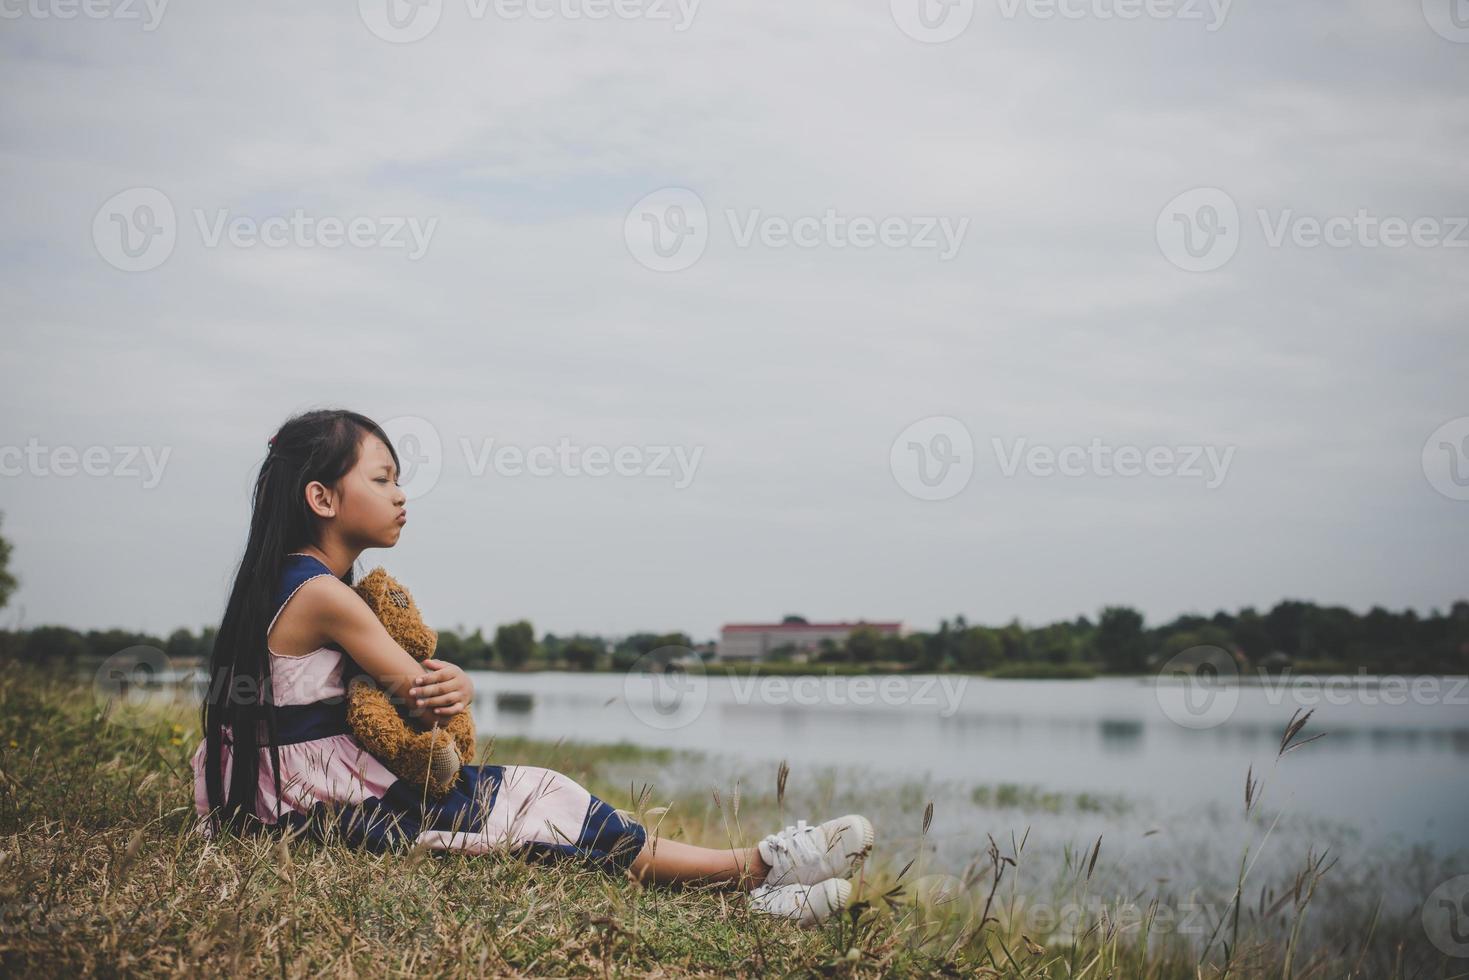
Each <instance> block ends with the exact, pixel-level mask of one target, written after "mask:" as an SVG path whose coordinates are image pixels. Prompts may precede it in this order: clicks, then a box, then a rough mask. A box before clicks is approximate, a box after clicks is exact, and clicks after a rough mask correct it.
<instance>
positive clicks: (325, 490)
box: [306, 480, 337, 517]
mask: <svg viewBox="0 0 1469 980" xmlns="http://www.w3.org/2000/svg"><path fill="white" fill-rule="evenodd" d="M306 506H307V507H310V508H311V511H312V513H314V514H315V515H316V516H317V517H335V516H336V513H337V501H336V496H335V495H334V494H333V493H332V491H331V488H330V487H328V486H327V485H326V484H324V483H322V482H321V481H320V480H312V481H311V482H310V483H308V484H306Z"/></svg>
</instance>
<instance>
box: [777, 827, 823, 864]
mask: <svg viewBox="0 0 1469 980" xmlns="http://www.w3.org/2000/svg"><path fill="white" fill-rule="evenodd" d="M816 831H817V828H816V827H813V826H811V825H810V824H808V823H807V822H806V820H805V819H804V818H802V819H800V820H797V821H796V822H795V823H794V824H791V825H790V826H788V827H786V829H785V830H782V831H781V832H780V833H778V834H770V835H769V836H768V837H766V838H765V840H766V841H767V842H768V843H769V844H770V847H771V849H772V850H776V851H780V852H782V853H784V854H788V855H790V856H791V857H794V858H799V857H807V858H810V857H819V856H820V854H821V848H820V846H819V845H818V844H817V843H816V840H815V837H816Z"/></svg>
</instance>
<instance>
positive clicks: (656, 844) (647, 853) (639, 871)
mask: <svg viewBox="0 0 1469 980" xmlns="http://www.w3.org/2000/svg"><path fill="white" fill-rule="evenodd" d="M630 870H631V871H632V873H633V875H634V877H636V878H637V879H638V880H639V881H654V882H658V883H660V884H666V883H672V882H729V883H736V884H738V883H740V882H741V881H742V879H743V884H744V886H745V887H747V888H754V887H756V886H757V885H759V884H760V883H761V882H763V881H764V880H765V875H766V873H767V872H769V871H770V866H769V865H767V864H766V863H765V859H764V858H762V857H761V856H760V852H759V851H758V850H756V849H755V848H753V847H730V848H718V847H695V846H694V845H693V844H685V843H683V842H682V841H676V840H669V839H668V838H667V837H655V836H653V835H652V834H649V835H648V840H647V842H646V843H645V844H644V845H643V849H642V850H641V851H639V852H638V856H637V857H636V858H634V859H633V863H632V866H631V869H630Z"/></svg>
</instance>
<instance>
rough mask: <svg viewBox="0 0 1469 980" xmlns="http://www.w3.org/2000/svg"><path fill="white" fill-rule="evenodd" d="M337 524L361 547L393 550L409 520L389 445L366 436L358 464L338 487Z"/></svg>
mask: <svg viewBox="0 0 1469 980" xmlns="http://www.w3.org/2000/svg"><path fill="white" fill-rule="evenodd" d="M337 497H338V506H337V512H336V514H335V518H336V525H337V528H338V529H339V531H340V533H341V534H342V536H343V538H344V539H345V540H347V541H349V542H350V543H352V544H353V545H356V546H359V547H362V548H391V547H392V546H393V545H395V544H397V543H398V538H399V536H400V535H402V533H403V525H404V523H405V522H407V520H408V511H407V509H406V507H405V506H404V505H405V504H406V503H407V502H408V497H407V495H406V494H404V493H403V490H402V488H401V487H399V486H398V471H397V468H396V467H395V466H394V465H393V454H392V453H391V452H389V451H388V447H387V444H385V443H384V442H383V441H382V440H381V439H379V438H378V437H377V436H375V435H372V434H370V433H369V434H367V435H364V436H363V438H362V444H361V446H360V447H359V448H358V453H357V465H356V466H354V467H352V469H351V470H350V471H348V472H347V473H346V475H344V476H343V477H342V480H341V482H340V483H339V484H338V494H337Z"/></svg>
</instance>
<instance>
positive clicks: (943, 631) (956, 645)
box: [0, 513, 1469, 676]
mask: <svg viewBox="0 0 1469 980" xmlns="http://www.w3.org/2000/svg"><path fill="white" fill-rule="evenodd" d="M3 518H4V514H3V513H0V520H3ZM11 557H12V546H11V544H10V542H8V541H6V540H5V539H4V538H3V537H0V608H4V607H5V606H6V604H7V603H8V601H9V599H10V597H11V596H12V595H13V594H14V592H15V590H16V588H17V587H18V586H19V584H20V580H19V579H18V578H17V577H16V576H15V574H14V573H13V572H12V571H11V569H10V563H11ZM783 622H785V623H790V624H799V623H805V622H806V620H805V619H804V618H803V617H801V616H798V615H794V614H787V615H786V616H785V618H784V620H783ZM214 637H215V628H214V627H212V626H206V627H204V628H203V629H201V630H199V632H197V633H195V632H193V631H191V630H189V629H186V628H181V629H176V630H174V631H173V632H172V633H170V634H169V635H168V636H167V637H160V636H154V635H152V634H148V633H134V632H130V631H128V630H119V629H109V630H87V631H85V632H82V631H79V630H74V629H71V628H69V627H66V626H50V625H46V626H36V627H33V628H31V629H26V630H0V657H14V658H19V659H24V660H28V661H33V662H71V663H76V662H80V661H83V660H87V661H100V660H105V659H106V658H108V657H110V656H112V655H113V654H115V653H119V652H121V651H123V650H126V649H128V648H129V647H138V646H146V647H153V648H156V649H159V650H162V651H163V652H164V653H166V654H167V655H168V656H169V658H170V659H173V660H177V661H182V662H189V661H195V662H205V661H207V660H208V658H209V655H210V653H211V651H212V650H213V649H214ZM1196 647H1217V648H1220V649H1223V650H1225V651H1227V652H1228V653H1229V654H1230V655H1232V656H1233V657H1234V659H1235V660H1236V661H1237V662H1238V664H1239V666H1240V667H1241V668H1252V667H1261V668H1264V669H1267V670H1279V669H1284V668H1286V667H1293V668H1295V669H1297V670H1328V669H1329V670H1346V671H1355V670H1358V669H1362V670H1365V671H1368V672H1372V673H1398V674H1408V673H1463V672H1466V671H1469V601H1463V600H1461V601H1459V602H1455V603H1454V604H1453V606H1452V607H1451V608H1450V610H1449V612H1448V613H1447V614H1444V613H1441V612H1439V611H1438V610H1434V611H1432V612H1431V613H1429V615H1427V616H1423V617H1420V616H1419V615H1418V614H1417V613H1416V612H1414V611H1413V610H1411V609H1405V610H1403V611H1402V612H1393V611H1391V610H1388V609H1383V608H1382V607H1380V606H1374V607H1373V608H1372V609H1371V610H1369V611H1368V612H1367V613H1365V614H1363V615H1358V614H1357V613H1355V612H1353V611H1352V610H1350V609H1346V608H1344V607H1342V606H1318V605H1316V604H1314V603H1310V602H1298V601H1295V600H1286V601H1284V602H1280V603H1277V604H1276V605H1275V606H1274V608H1272V609H1270V610H1269V611H1268V612H1266V613H1259V612H1256V611H1255V609H1253V608H1248V607H1247V608H1245V609H1241V610H1240V611H1239V612H1237V613H1229V612H1225V611H1223V610H1220V611H1219V612H1216V613H1215V614H1214V615H1212V616H1201V615H1194V614H1188V615H1183V616H1179V617H1177V618H1175V619H1174V620H1172V621H1171V622H1168V623H1164V624H1162V625H1159V626H1155V627H1149V626H1148V625H1147V623H1146V622H1145V621H1144V619H1143V615H1142V614H1141V613H1140V612H1138V611H1137V610H1136V609H1132V608H1129V607H1127V606H1108V607H1106V608H1105V609H1103V610H1101V612H1100V614H1099V615H1098V616H1097V620H1096V622H1095V623H1094V622H1092V621H1091V620H1090V619H1088V618H1087V617H1086V616H1078V617H1077V618H1076V619H1074V620H1070V621H1061V622H1056V623H1051V624H1049V625H1046V626H1033V627H1028V626H1023V625H1021V624H1020V622H1019V621H1016V620H1012V621H1011V622H1010V623H1009V625H1006V626H971V625H970V624H969V623H968V622H967V621H966V620H965V618H964V617H963V616H955V617H954V618H953V620H947V619H946V620H943V621H942V622H941V623H940V624H939V628H938V629H937V630H933V631H931V632H926V633H925V632H914V633H909V634H907V635H904V636H894V635H887V634H883V633H880V632H878V631H877V630H876V629H874V628H872V627H870V626H863V627H858V628H857V629H855V630H853V631H852V633H851V634H850V635H849V636H848V637H847V638H846V640H845V641H844V642H842V643H836V642H834V641H832V640H824V641H822V643H821V644H820V646H819V647H817V648H816V649H814V650H799V651H798V650H796V649H794V648H793V647H787V648H783V649H779V650H776V651H773V655H772V659H774V660H791V659H795V658H796V657H797V656H800V657H803V658H805V659H808V660H811V661H815V662H817V663H829V664H839V665H846V666H849V667H850V666H859V667H860V666H862V665H871V666H872V667H873V668H878V667H880V666H881V667H887V668H896V669H906V670H926V671H945V670H962V671H985V672H991V673H999V674H1004V673H1007V672H1008V673H1015V674H1031V675H1035V674H1047V673H1050V674H1054V675H1057V676H1066V675H1068V674H1071V675H1075V674H1085V673H1091V672H1097V671H1101V672H1109V673H1137V672H1142V671H1147V670H1151V669H1154V668H1156V667H1158V666H1159V665H1161V664H1163V663H1165V662H1166V661H1167V660H1168V659H1169V658H1171V657H1173V656H1174V655H1176V654H1179V653H1183V652H1185V651H1187V650H1190V649H1192V648H1196ZM690 654H694V655H697V656H699V657H701V658H705V659H707V658H709V657H710V656H712V654H713V645H712V644H702V645H700V646H698V647H697V648H695V645H694V642H693V641H692V640H691V639H690V638H689V637H688V635H687V634H684V633H635V634H633V635H632V636H628V637H621V638H618V639H613V640H609V639H604V638H603V637H600V636H589V635H585V634H581V633H577V634H574V635H572V636H557V635H555V634H554V633H547V634H546V635H545V636H543V637H542V638H541V639H540V640H537V639H536V633H535V628H534V627H533V626H532V625H531V624H530V623H529V622H527V621H526V620H518V621H516V622H513V623H505V624H502V625H500V626H498V627H496V629H495V635H494V638H493V639H486V637H485V636H484V635H483V633H482V631H481V630H480V629H478V628H476V629H475V630H474V632H472V633H469V632H466V631H465V629H464V628H463V627H460V628H458V629H454V630H450V629H444V630H440V631H439V644H438V650H437V655H438V656H441V657H443V658H444V659H446V660H450V661H453V662H454V663H457V664H459V665H461V666H463V667H467V668H471V669H502V670H522V669H526V668H528V667H560V668H565V669H569V670H599V669H612V670H618V671H622V670H628V669H631V668H633V667H635V666H638V665H639V664H640V663H641V664H642V665H644V666H646V667H649V668H651V669H654V670H659V669H663V668H666V667H667V666H668V664H669V662H670V661H672V660H675V659H680V658H683V657H687V656H689V655H690Z"/></svg>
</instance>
